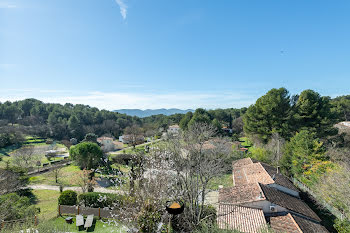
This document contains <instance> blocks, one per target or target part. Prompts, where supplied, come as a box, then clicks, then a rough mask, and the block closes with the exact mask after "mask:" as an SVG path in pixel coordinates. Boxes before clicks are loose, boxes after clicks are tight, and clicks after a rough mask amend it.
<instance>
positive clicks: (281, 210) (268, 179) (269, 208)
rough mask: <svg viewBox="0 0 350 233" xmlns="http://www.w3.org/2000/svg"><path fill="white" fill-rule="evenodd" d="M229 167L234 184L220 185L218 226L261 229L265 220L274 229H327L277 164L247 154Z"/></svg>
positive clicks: (306, 230)
mask: <svg viewBox="0 0 350 233" xmlns="http://www.w3.org/2000/svg"><path fill="white" fill-rule="evenodd" d="M232 168H233V169H232V174H233V180H232V182H233V184H234V186H233V187H231V188H220V189H219V198H218V201H219V206H218V218H217V223H218V225H219V227H220V228H222V229H238V230H240V231H242V232H261V231H262V229H263V227H264V226H265V225H266V224H267V223H268V224H270V226H271V228H272V229H274V230H275V232H310V233H311V232H321V233H322V232H328V231H327V230H326V229H325V228H324V227H323V226H322V225H321V224H320V222H321V219H320V218H319V217H318V216H317V214H316V213H315V212H314V211H313V210H312V209H311V208H310V207H309V206H308V205H307V204H306V203H305V202H304V201H303V200H301V199H300V197H299V190H298V189H297V188H296V187H295V186H294V185H293V184H292V183H291V182H290V181H289V179H288V178H287V177H285V176H284V175H283V174H281V173H280V172H279V169H278V168H274V167H273V166H271V165H268V164H265V163H262V162H258V161H253V160H252V159H250V158H244V159H240V160H237V161H234V162H233V163H232ZM261 213H262V214H263V216H264V220H265V222H264V221H263V220H262V218H261ZM258 227H259V229H258Z"/></svg>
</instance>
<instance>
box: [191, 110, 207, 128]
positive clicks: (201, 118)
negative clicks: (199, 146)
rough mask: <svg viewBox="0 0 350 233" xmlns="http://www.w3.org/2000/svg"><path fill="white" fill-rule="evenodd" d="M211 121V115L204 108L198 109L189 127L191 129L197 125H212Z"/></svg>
mask: <svg viewBox="0 0 350 233" xmlns="http://www.w3.org/2000/svg"><path fill="white" fill-rule="evenodd" d="M211 120H212V118H211V116H210V115H209V113H208V111H206V110H205V109H203V108H197V109H196V111H195V112H194V114H193V117H192V118H191V120H190V122H188V127H191V126H192V125H194V124H195V123H202V124H210V123H211Z"/></svg>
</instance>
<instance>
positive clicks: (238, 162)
mask: <svg viewBox="0 0 350 233" xmlns="http://www.w3.org/2000/svg"><path fill="white" fill-rule="evenodd" d="M252 163H253V161H252V159H251V158H244V159H239V160H236V161H233V162H232V167H233V169H235V168H237V167H243V166H245V165H248V164H252Z"/></svg>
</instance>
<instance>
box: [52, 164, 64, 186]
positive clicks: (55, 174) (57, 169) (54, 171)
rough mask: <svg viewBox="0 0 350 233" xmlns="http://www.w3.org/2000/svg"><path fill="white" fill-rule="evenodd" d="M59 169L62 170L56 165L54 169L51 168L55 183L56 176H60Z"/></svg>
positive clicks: (56, 180)
mask: <svg viewBox="0 0 350 233" xmlns="http://www.w3.org/2000/svg"><path fill="white" fill-rule="evenodd" d="M61 171H62V167H56V168H55V169H53V171H52V173H53V175H54V177H55V182H56V184H57V183H58V178H59V177H60V175H61Z"/></svg>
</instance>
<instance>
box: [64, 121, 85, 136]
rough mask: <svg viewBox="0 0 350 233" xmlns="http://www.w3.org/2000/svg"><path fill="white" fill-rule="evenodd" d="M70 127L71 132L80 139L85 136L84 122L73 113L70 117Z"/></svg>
mask: <svg viewBox="0 0 350 233" xmlns="http://www.w3.org/2000/svg"><path fill="white" fill-rule="evenodd" d="M68 129H69V130H70V133H71V135H72V136H73V137H76V138H78V139H79V140H81V139H82V138H83V135H84V132H83V128H82V124H81V122H80V121H79V119H78V117H77V116H75V115H72V116H70V117H69V120H68Z"/></svg>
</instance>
